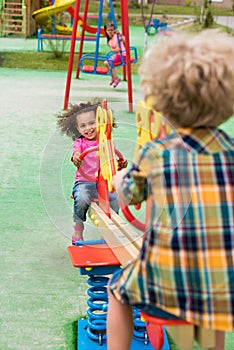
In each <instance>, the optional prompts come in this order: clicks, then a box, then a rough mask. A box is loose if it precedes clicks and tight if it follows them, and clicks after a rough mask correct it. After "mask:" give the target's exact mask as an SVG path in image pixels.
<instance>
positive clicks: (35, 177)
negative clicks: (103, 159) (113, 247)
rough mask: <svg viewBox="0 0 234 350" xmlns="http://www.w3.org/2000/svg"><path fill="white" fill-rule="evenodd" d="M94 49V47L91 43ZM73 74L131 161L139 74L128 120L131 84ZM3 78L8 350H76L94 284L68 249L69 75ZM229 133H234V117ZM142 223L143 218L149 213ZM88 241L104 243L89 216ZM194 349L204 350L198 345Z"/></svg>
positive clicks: (0, 344)
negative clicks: (65, 128)
mask: <svg viewBox="0 0 234 350" xmlns="http://www.w3.org/2000/svg"><path fill="white" fill-rule="evenodd" d="M132 39H133V40H132ZM134 40H135V43H136V46H137V49H138V51H139V52H140V54H142V53H143V43H144V30H141V31H140V30H139V31H138V32H137V36H134V37H133V36H132V31H131V28H130V41H131V43H133V44H135V43H134ZM151 40H152V38H151ZM89 45H90V47H91V48H92V47H93V46H92V45H93V43H89ZM2 49H4V50H9V51H11V50H12V51H13V50H26V51H27V50H28V51H31V50H32V51H37V39H28V40H27V39H19V38H16V39H12V38H1V39H0V50H2ZM74 74H75V72H73V74H72V79H71V86H70V96H69V101H70V102H72V103H78V102H80V101H88V100H90V99H92V98H96V97H98V98H100V99H107V101H108V106H109V108H111V109H112V110H113V114H114V116H115V118H116V122H117V125H118V128H117V129H115V130H114V131H113V135H112V136H113V139H114V142H115V144H116V147H117V148H118V149H119V150H120V152H121V153H122V154H123V155H124V157H125V158H126V159H127V160H128V161H129V164H131V162H132V159H133V155H134V150H135V140H136V136H137V130H136V122H135V111H136V108H137V102H138V101H139V100H142V99H143V93H142V90H141V87H140V84H139V77H138V76H137V75H132V77H131V78H132V97H133V113H130V112H129V106H128V83H127V82H126V81H121V83H120V84H119V86H118V88H117V89H113V88H111V87H110V86H109V78H108V76H106V75H95V74H92V75H91V74H82V73H81V74H80V78H79V79H75V77H74ZM0 75H1V84H2V86H3V87H4V89H3V88H2V89H1V112H2V113H1V114H2V115H1V121H0V126H1V144H2V160H1V167H0V175H1V214H0V227H1V237H0V244H1V260H0V261H1V262H0V267H1V292H0V294H1V304H0V313H1V315H2V317H1V322H0V335H1V336H0V350H7V349H9V350H32V349H33V350H42V349H52V350H62V349H66V350H76V349H77V346H76V338H77V320H78V319H80V318H82V317H86V312H87V294H86V292H87V288H88V287H87V276H82V275H81V274H80V273H79V269H75V268H74V267H73V266H72V263H71V260H70V258H69V255H68V251H67V247H68V246H69V245H70V242H71V234H72V224H73V223H72V205H73V202H72V200H71V198H70V195H71V190H72V186H73V180H74V174H75V169H74V166H73V164H72V163H71V161H70V156H71V153H72V142H71V140H70V139H68V138H66V137H64V136H61V135H60V133H59V131H58V130H57V127H56V115H57V114H58V113H59V112H60V111H61V109H63V104H64V96H65V89H66V78H67V72H66V71H42V70H41V71H40V70H20V69H15V70H13V69H5V68H0ZM223 128H224V129H225V130H226V131H227V132H228V133H230V134H231V135H234V125H233V120H230V121H229V122H227V123H226V124H225V125H223ZM121 216H122V214H121ZM138 218H139V219H141V220H144V214H143V212H142V211H139V212H138ZM85 239H90V240H94V239H100V233H99V231H98V230H97V228H96V227H95V225H94V224H93V222H92V221H91V220H90V219H88V222H87V228H86V230H85ZM233 343H234V334H233V333H227V336H226V348H225V350H232V348H233ZM100 349H101V348H100ZM177 349H178V348H177V347H176V346H175V345H174V344H171V350H177ZM194 349H196V350H200V348H199V346H198V345H196V344H195V347H194ZM78 350H82V349H78ZM120 350H121V349H120Z"/></svg>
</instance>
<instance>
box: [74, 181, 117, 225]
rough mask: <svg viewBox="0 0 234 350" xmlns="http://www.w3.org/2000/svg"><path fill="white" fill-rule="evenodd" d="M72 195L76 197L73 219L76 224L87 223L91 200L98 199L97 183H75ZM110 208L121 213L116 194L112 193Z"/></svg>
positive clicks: (110, 194) (110, 195)
mask: <svg viewBox="0 0 234 350" xmlns="http://www.w3.org/2000/svg"><path fill="white" fill-rule="evenodd" d="M72 195H73V197H74V212H73V219H74V222H75V223H81V222H84V221H86V214H87V211H88V209H89V206H90V203H91V199H92V198H95V199H97V198H98V193H97V184H96V182H78V181H77V182H75V184H74V187H73V191H72ZM109 199H110V207H111V208H112V209H113V210H114V211H115V212H116V213H118V212H119V202H118V198H117V194H116V192H113V193H110V192H109Z"/></svg>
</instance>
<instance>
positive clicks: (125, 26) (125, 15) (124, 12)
mask: <svg viewBox="0 0 234 350" xmlns="http://www.w3.org/2000/svg"><path fill="white" fill-rule="evenodd" d="M80 2H81V1H80V0H76V4H75V10H74V22H73V28H72V39H71V46H70V56H69V63H68V72H67V80H66V90H65V97H64V109H67V107H68V103H69V95H70V86H71V76H72V67H73V61H74V52H75V42H76V32H77V24H78V19H79V9H80ZM103 2H104V0H100V2H99V12H98V18H99V21H98V30H97V34H96V35H97V37H98V38H100V34H101V24H102V21H101V20H102V12H103V11H102V10H103ZM109 5H110V7H111V8H112V11H113V6H112V0H110V1H109ZM88 6H89V0H85V5H84V16H83V21H84V25H83V26H82V33H81V38H80V46H79V54H78V62H80V61H81V58H82V52H83V42H84V35H85V26H86V21H87V13H88ZM120 7H121V18H122V33H123V35H124V36H125V48H126V62H124V64H122V65H123V68H124V70H123V71H124V80H126V75H127V81H128V105H129V112H132V111H133V99H132V77H131V55H130V45H129V26H128V1H127V0H121V1H120ZM97 44H98V45H96V52H95V55H93V56H91V57H90V58H92V59H93V66H92V69H90V68H89V69H87V72H86V73H95V74H107V73H108V70H107V69H106V70H105V69H104V70H103V67H102V69H101V70H100V69H99V70H98V69H97V63H98V62H97V58H98V49H99V41H98V42H97ZM95 58H96V59H95ZM101 61H103V58H101ZM125 67H126V71H125ZM126 72H127V74H126ZM79 73H80V68H79V66H77V70H76V78H77V79H78V78H79Z"/></svg>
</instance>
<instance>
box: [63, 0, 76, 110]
mask: <svg viewBox="0 0 234 350" xmlns="http://www.w3.org/2000/svg"><path fill="white" fill-rule="evenodd" d="M79 10H80V0H76V5H75V13H74V20H73V26H72V37H71V46H70V55H69V61H68V69H67V81H66V90H65V98H64V106H63V108H64V109H65V110H66V109H67V107H68V102H69V95H70V87H71V76H72V67H73V61H74V52H75V45H76V31H77V23H78V14H79Z"/></svg>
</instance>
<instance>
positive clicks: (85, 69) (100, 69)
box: [82, 66, 109, 75]
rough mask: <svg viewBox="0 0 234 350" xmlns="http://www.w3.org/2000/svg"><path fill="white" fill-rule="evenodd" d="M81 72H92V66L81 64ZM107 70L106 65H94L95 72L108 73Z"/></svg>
mask: <svg viewBox="0 0 234 350" xmlns="http://www.w3.org/2000/svg"><path fill="white" fill-rule="evenodd" d="M82 71H83V73H94V66H83V68H82ZM108 72H109V70H108V68H106V67H96V74H103V75H105V74H108Z"/></svg>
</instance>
